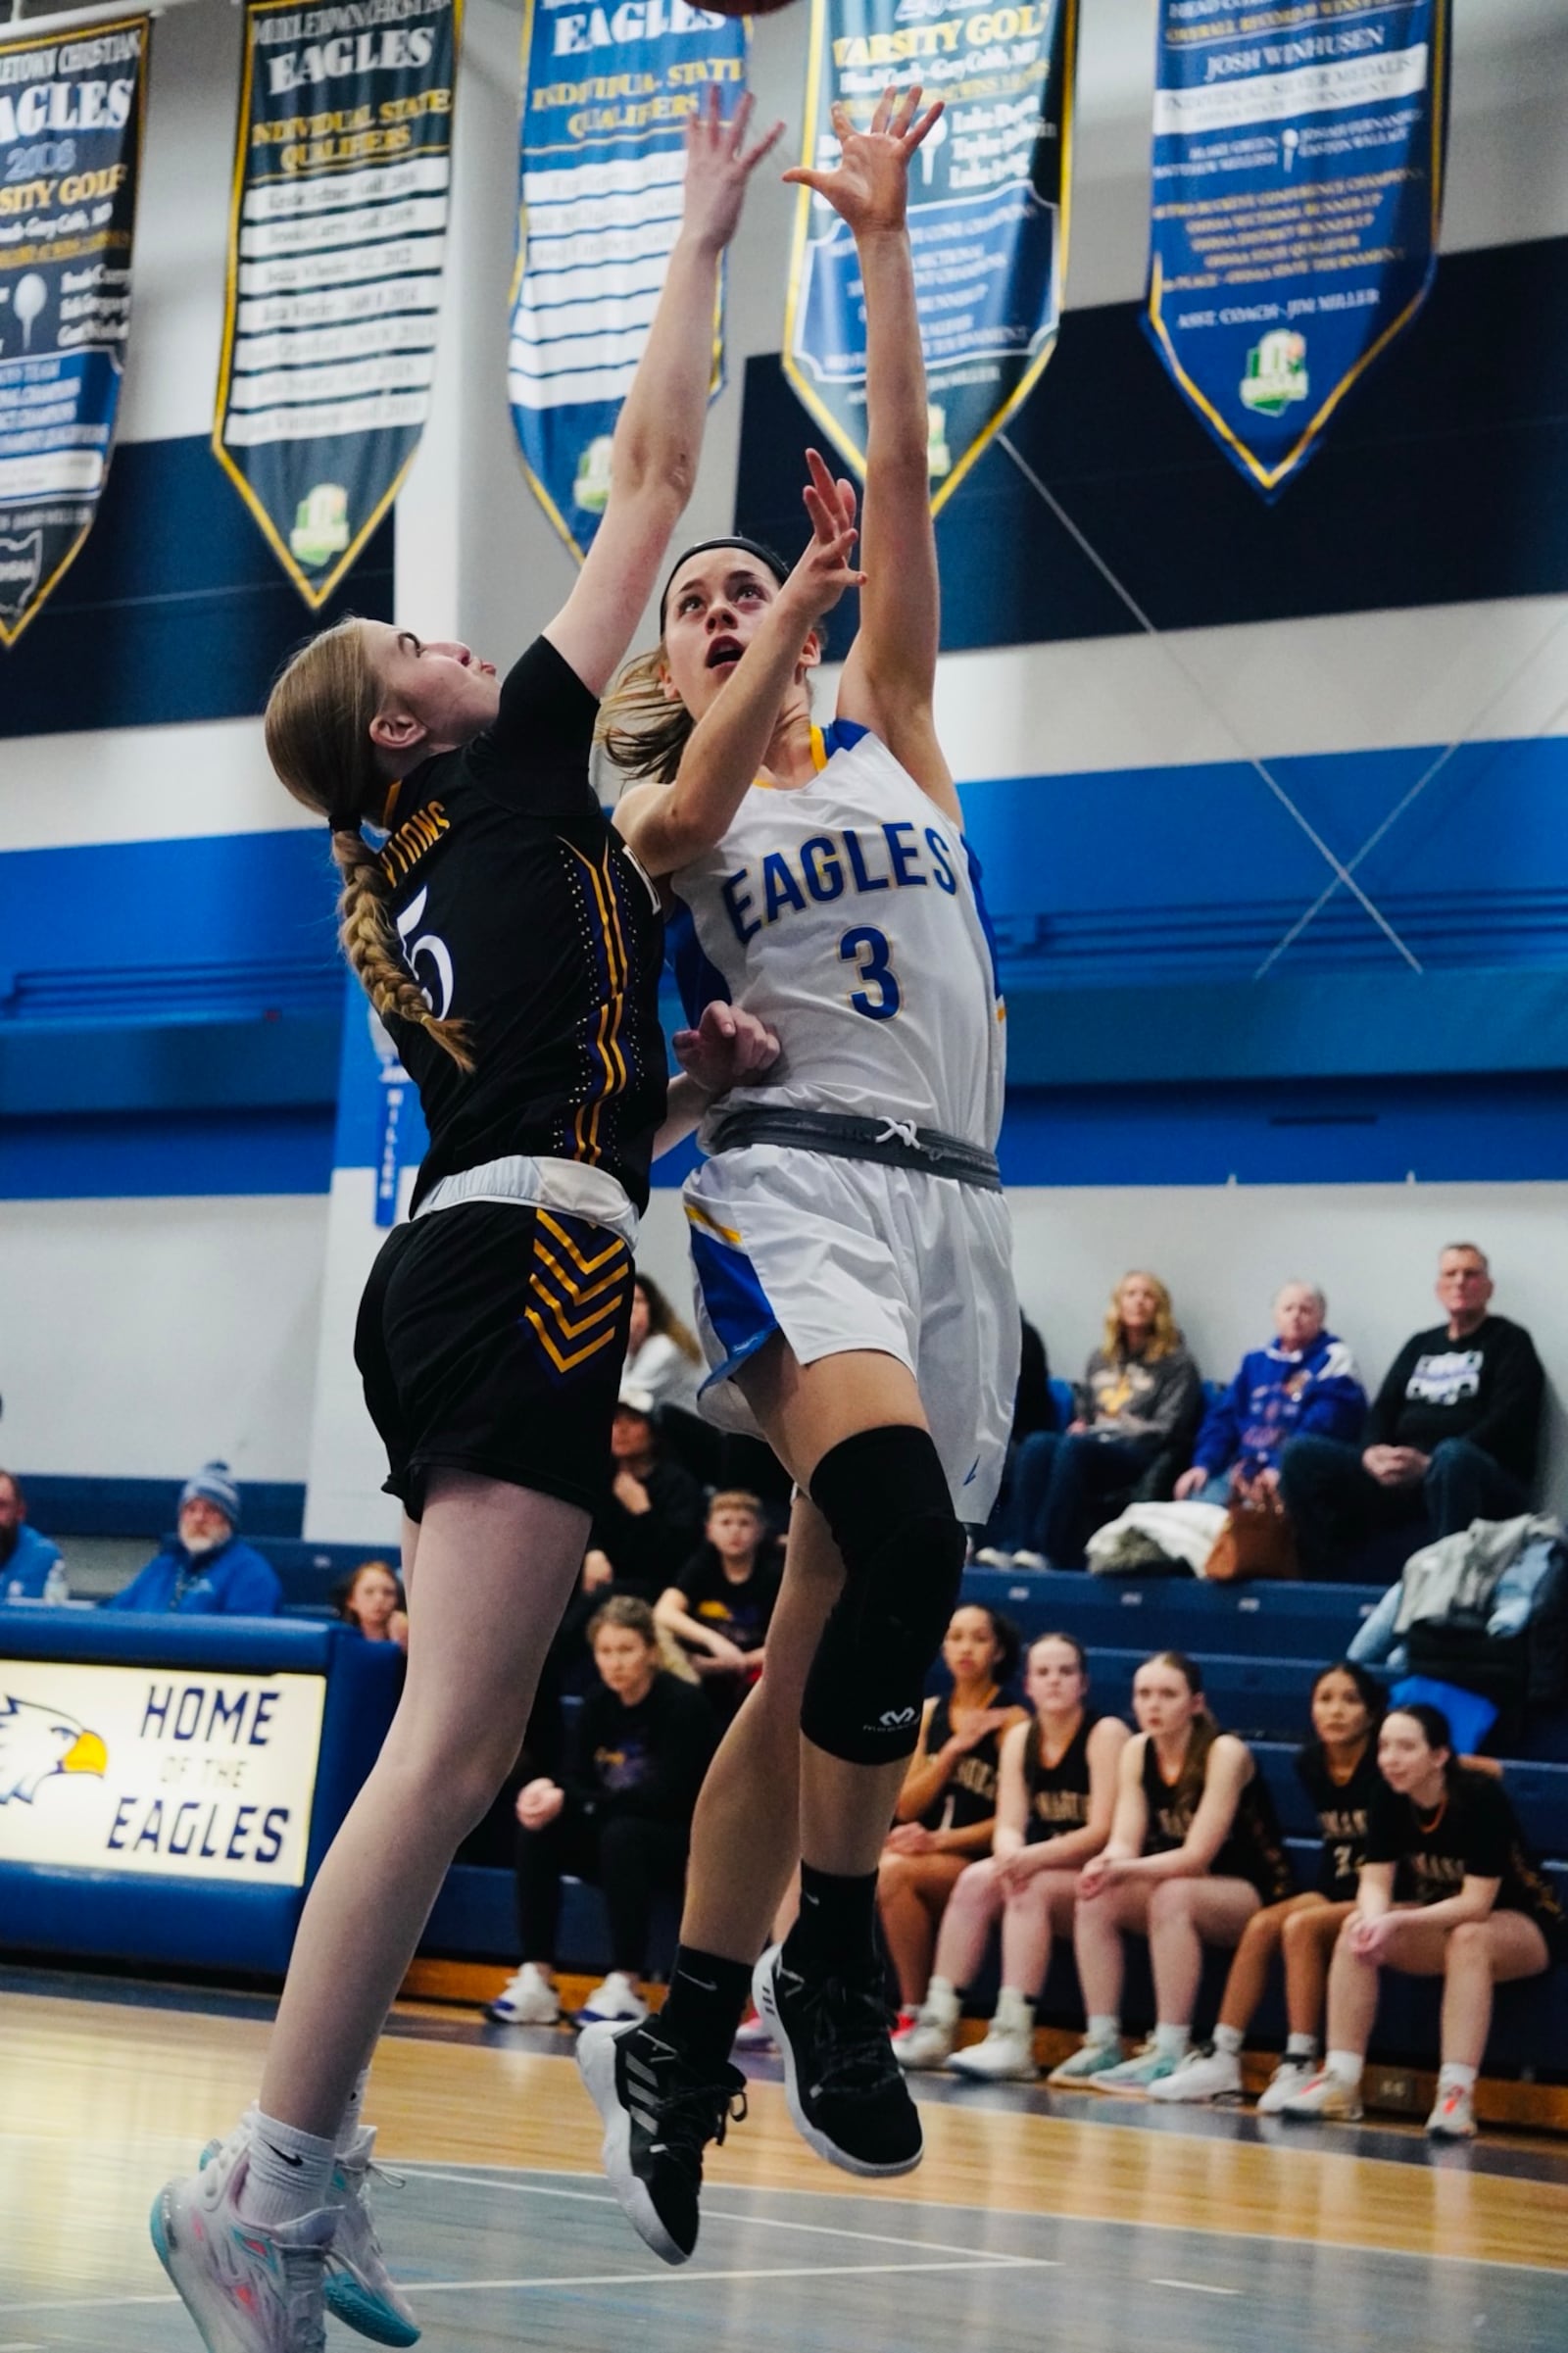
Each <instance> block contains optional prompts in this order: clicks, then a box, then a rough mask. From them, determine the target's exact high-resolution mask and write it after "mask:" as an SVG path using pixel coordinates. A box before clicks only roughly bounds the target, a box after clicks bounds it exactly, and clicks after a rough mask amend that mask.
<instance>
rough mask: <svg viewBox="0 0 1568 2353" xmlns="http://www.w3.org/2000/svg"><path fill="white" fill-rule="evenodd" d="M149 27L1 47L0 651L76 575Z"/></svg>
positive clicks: (109, 432) (121, 268)
mask: <svg viewBox="0 0 1568 2353" xmlns="http://www.w3.org/2000/svg"><path fill="white" fill-rule="evenodd" d="M151 39H152V21H151V19H150V18H148V17H145V16H140V17H127V18H125V19H124V20H123V22H122V23H119V24H114V25H93V26H92V28H91V29H90V30H89V31H86V32H82V33H80V34H76V35H73V36H71V37H62V36H61V35H60V34H59V33H53V34H49V35H45V36H41V37H40V36H35V37H34V38H32V39H31V40H19V41H5V42H0V646H14V645H15V644H16V642H17V639H18V638H19V637H20V636H21V635H22V632H23V630H24V629H25V627H26V626H27V623H28V622H29V621H30V620H31V619H32V617H33V614H34V613H36V612H37V611H38V609H39V607H40V606H41V605H42V603H43V601H44V599H45V597H46V596H47V595H48V594H49V591H50V590H51V589H52V588H53V587H54V585H55V582H56V581H57V580H58V579H59V578H60V576H61V574H62V573H63V572H64V571H65V570H66V569H67V567H68V566H69V565H70V564H72V563H73V561H74V559H75V557H76V555H77V554H78V552H79V550H80V548H81V546H82V543H83V541H84V540H85V539H86V536H87V534H88V532H89V531H90V530H91V529H92V526H93V518H94V516H95V515H96V514H97V512H98V499H99V494H100V493H101V491H102V489H103V486H104V482H105V479H106V477H107V475H108V472H109V459H110V453H111V451H112V449H113V447H114V439H115V418H116V416H117V413H118V411H119V408H120V379H121V375H122V373H123V369H124V364H125V339H126V337H127V336H128V335H129V333H130V260H131V240H132V236H133V233H134V230H135V224H136V182H137V177H138V173H139V170H140V165H141V137H142V120H143V116H144V114H145V112H146V99H147V54H148V49H149V46H150V43H151Z"/></svg>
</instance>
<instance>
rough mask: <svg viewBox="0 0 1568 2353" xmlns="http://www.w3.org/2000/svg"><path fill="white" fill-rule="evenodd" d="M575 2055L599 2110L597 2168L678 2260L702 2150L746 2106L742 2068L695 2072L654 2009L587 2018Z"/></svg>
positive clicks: (644, 2228) (644, 2230)
mask: <svg viewBox="0 0 1568 2353" xmlns="http://www.w3.org/2000/svg"><path fill="white" fill-rule="evenodd" d="M577 2065H578V2066H579V2068H580V2069H581V2070H582V2080H583V2082H584V2083H586V2084H587V2086H588V2089H589V2092H590V2093H591V2095H592V2098H593V2103H594V2106H595V2107H596V2108H597V2109H598V2111H599V2113H600V2115H601V2116H602V2117H603V2118H604V2120H605V2141H604V2161H605V2172H606V2173H607V2174H608V2175H609V2177H610V2184H611V2187H612V2188H613V2190H614V2193H615V2195H616V2197H617V2198H619V2200H620V2203H621V2208H622V2211H623V2212H624V2214H625V2216H626V2219H627V2221H628V2222H629V2223H630V2224H631V2227H632V2229H633V2230H635V2231H636V2232H637V2234H638V2236H639V2237H640V2238H641V2239H643V2240H644V2242H645V2243H646V2244H647V2245H648V2246H650V2247H652V2248H653V2250H654V2253H655V2254H656V2255H662V2257H663V2259H664V2261H665V2262H666V2263H684V2262H685V2261H686V2259H687V2257H688V2256H689V2255H690V2254H691V2252H692V2250H693V2248H694V2247H695V2246H696V2244H697V2225H698V2220H699V2215H698V2200H699V2197H700V2195H701V2193H702V2187H703V2151H704V2149H705V2148H706V2147H707V2146H708V2143H709V2142H710V2141H711V2140H716V2141H722V2139H723V2137H724V2133H725V2131H726V2129H727V2127H728V2125H729V2124H730V2122H731V2120H732V2119H733V2121H734V2122H735V2123H737V2124H739V2123H740V2121H741V2120H742V2118H743V2117H744V2116H745V2114H746V2078H745V2077H744V2076H743V2075H742V2074H741V2073H740V2070H739V2069H738V2068H734V2067H726V2068H725V2069H724V2071H723V2074H722V2076H721V2078H720V2080H719V2081H718V2082H717V2083H711V2082H710V2081H709V2080H708V2079H707V2078H706V2077H704V2076H701V2075H699V2074H698V2072H697V2070H696V2069H695V2068H694V2067H691V2066H689V2065H688V2063H687V2061H686V2060H685V2059H684V2058H683V2056H682V2055H681V2053H680V2052H679V2051H678V2050H676V2048H675V2047H674V2045H673V2043H669V2042H665V2041H663V2040H662V2037H661V2035H660V2033H659V2022H658V2020H657V2019H655V2018H649V2019H645V2020H644V2021H643V2022H642V2024H641V2025H640V2026H630V2027H627V2026H616V2025H613V2024H610V2023H606V2024H604V2025H602V2026H591V2027H585V2028H584V2029H583V2032H582V2033H581V2034H579V2035H578V2037H577Z"/></svg>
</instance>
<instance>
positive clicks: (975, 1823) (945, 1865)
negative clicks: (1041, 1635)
mask: <svg viewBox="0 0 1568 2353" xmlns="http://www.w3.org/2000/svg"><path fill="white" fill-rule="evenodd" d="M942 1661H943V1664H944V1666H945V1667H946V1668H947V1671H948V1673H949V1674H950V1675H951V1676H952V1678H953V1687H952V1689H951V1691H945V1692H944V1693H943V1694H942V1696H941V1697H940V1698H939V1699H927V1700H926V1701H925V1702H924V1704H923V1706H922V1708H921V1711H920V1738H919V1742H918V1745H917V1746H916V1748H915V1751H914V1754H913V1756H911V1757H910V1759H909V1767H908V1771H907V1773H906V1775H905V1778H904V1787H903V1788H902V1789H900V1791H899V1797H898V1803H897V1805H896V1807H895V1808H894V1815H893V1828H892V1830H891V1831H890V1832H889V1833H888V1839H887V1844H886V1845H885V1846H884V1847H883V1849H882V1859H881V1861H880V1863H879V1864H878V1866H877V1883H876V1896H877V1909H878V1912H879V1913H880V1916H881V1920H882V1934H883V1936H885V1938H886V1939H887V1947H888V1955H889V1958H890V1959H891V1960H892V1963H893V1969H894V1974H895V1976H896V1977H897V1978H898V1981H899V2001H900V2005H901V2007H900V2032H902V2031H903V2030H904V2028H905V2027H906V2026H912V2025H913V2023H914V2016H915V2012H916V2011H917V2010H918V2008H919V2006H920V2004H921V2003H922V2002H923V2001H924V2000H925V1998H926V1988H927V1986H928V1985H929V1984H930V1981H931V1957H932V1954H933V1953H934V1951H935V1949H936V1942H937V1936H938V1932H939V1930H940V1928H941V1925H942V1916H943V1914H944V1913H945V1912H946V1910H947V1907H948V1899H949V1897H950V1896H951V1895H952V1893H953V1890H954V1888H955V1887H956V1886H957V1884H958V1880H959V1878H960V1876H961V1874H962V1873H963V1871H964V1870H965V1868H966V1867H967V1865H968V1864H969V1863H970V1862H971V1861H972V1860H973V1859H974V1857H975V1856H976V1855H982V1854H989V1852H990V1851H991V1837H992V1833H993V1831H994V1830H995V1828H996V1821H997V1776H998V1773H999V1771H1000V1769H1001V1764H1002V1742H1003V1739H1004V1737H1005V1735H1006V1734H1007V1733H1009V1732H1010V1731H1012V1730H1013V1728H1014V1727H1015V1726H1017V1725H1021V1724H1023V1723H1024V1721H1025V1716H1024V1711H1023V1709H1022V1708H1021V1707H1019V1706H1018V1705H1017V1704H1016V1702H1009V1701H1008V1700H1006V1699H1005V1697H1004V1696H1003V1693H1004V1690H1005V1686H1006V1685H1008V1684H1010V1683H1011V1682H1012V1679H1013V1677H1014V1675H1016V1673H1017V1671H1018V1630H1017V1628H1016V1627H1015V1626H1014V1625H1013V1624H1012V1622H1011V1620H1010V1619H1008V1618H1005V1617H1003V1616H1002V1615H1001V1613H1000V1612H999V1611H997V1610H994V1609H987V1608H986V1607H985V1605H984V1604H983V1603H978V1602H965V1603H961V1604H960V1605H959V1607H958V1608H957V1609H956V1610H955V1611H954V1613H953V1616H952V1619H951V1621H950V1622H949V1625H948V1631H947V1633H946V1635H945V1636H944V1637H943V1642H942Z"/></svg>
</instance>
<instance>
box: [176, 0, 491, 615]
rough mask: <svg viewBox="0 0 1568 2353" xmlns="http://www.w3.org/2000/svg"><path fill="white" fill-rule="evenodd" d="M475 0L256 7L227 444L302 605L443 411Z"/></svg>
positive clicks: (248, 37)
mask: <svg viewBox="0 0 1568 2353" xmlns="http://www.w3.org/2000/svg"><path fill="white" fill-rule="evenodd" d="M460 11H461V0H337V4H336V5H324V6H320V7H304V8H302V7H300V6H299V5H298V0H247V6H246V10H245V67H244V79H243V82H242V84H241V89H240V102H239V136H238V140H237V143H236V149H235V157H234V189H233V199H232V206H231V211H230V216H229V236H228V296H227V306H226V312H225V319H224V327H223V357H222V365H221V369H220V373H219V379H218V415H217V420H216V422H215V424H214V427H213V449H214V452H215V454H216V456H217V458H218V461H219V463H220V465H221V466H222V468H223V470H224V472H225V473H226V474H227V475H228V477H229V479H230V480H231V481H232V482H233V483H234V485H235V487H236V489H237V490H238V491H239V494H240V496H241V498H243V499H244V501H245V504H246V505H247V506H248V507H249V509H250V511H251V513H252V514H253V515H255V517H256V520H257V521H258V523H260V525H261V527H262V530H263V532H264V534H265V535H266V537H267V539H268V541H269V543H270V546H271V548H272V550H273V552H274V553H275V555H276V557H277V559H278V562H279V563H280V564H282V566H283V569H284V570H285V571H286V572H287V573H288V575H289V578H290V579H291V580H292V581H293V582H294V585H295V587H296V588H297V589H298V590H299V592H300V594H301V596H302V597H303V598H304V599H305V602H306V603H307V605H310V606H312V607H317V606H319V605H322V604H324V603H325V601H326V599H327V598H328V597H329V596H330V595H331V593H332V591H333V589H334V588H335V587H336V586H337V584H338V582H339V581H340V580H341V579H342V577H343V574H344V573H345V572H346V571H347V570H348V568H349V566H350V564H352V563H353V562H354V560H355V558H356V557H357V556H358V554H359V553H360V550H361V549H362V548H363V547H364V545H365V543H366V541H367V540H368V538H369V536H370V533H371V532H372V531H373V530H374V529H375V526H376V524H377V523H378V522H379V521H380V519H381V517H382V515H384V514H385V513H386V511H387V509H388V507H389V506H390V505H391V504H392V501H393V500H394V499H395V498H396V496H397V494H398V491H399V489H400V487H401V485H402V481H403V477H404V475H405V474H406V473H407V471H408V469H409V467H410V466H411V465H412V464H413V461H414V454H415V452H416V450H417V448H418V446H419V434H420V431H421V429H422V427H423V425H424V421H425V418H426V417H428V416H429V414H430V389H431V385H432V383H433V382H434V379H435V346H436V333H437V324H438V318H439V312H440V304H441V270H442V264H443V262H444V260H445V258H446V229H447V207H448V201H449V196H450V187H451V177H452V108H453V99H454V96H455V93H456V81H457V70H458V37H459V31H460Z"/></svg>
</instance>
